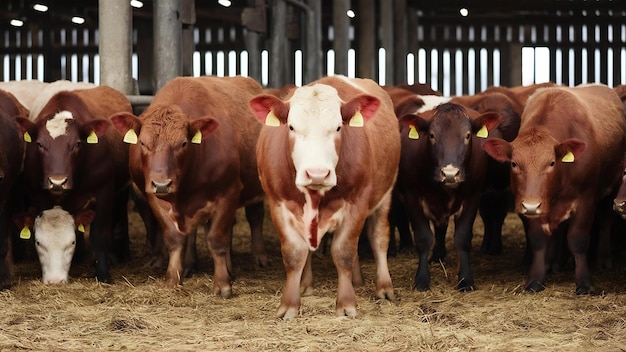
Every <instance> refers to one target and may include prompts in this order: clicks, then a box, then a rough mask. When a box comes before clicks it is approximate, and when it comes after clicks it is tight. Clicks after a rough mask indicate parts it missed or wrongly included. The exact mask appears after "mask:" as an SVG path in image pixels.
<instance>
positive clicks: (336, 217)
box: [277, 197, 347, 251]
mask: <svg viewBox="0 0 626 352" xmlns="http://www.w3.org/2000/svg"><path fill="white" fill-rule="evenodd" d="M278 209H279V211H278V212H277V214H280V215H279V217H280V218H281V219H282V221H281V223H282V224H284V228H283V233H284V234H285V236H287V237H289V238H290V241H292V242H293V241H296V242H298V241H303V242H304V243H305V245H306V246H307V247H308V248H309V250H310V251H315V250H317V248H318V247H319V244H320V243H321V241H322V239H323V238H324V235H325V234H326V233H329V232H334V231H335V230H336V229H337V227H338V226H340V225H341V223H342V222H343V219H344V216H345V213H346V209H347V205H346V204H344V205H343V206H342V207H341V208H339V210H337V211H336V212H335V213H334V214H333V215H332V216H331V217H330V218H329V219H327V220H325V221H324V222H323V223H318V224H317V241H316V245H315V246H312V245H311V232H310V229H311V222H312V221H313V218H317V217H318V214H319V212H318V211H317V210H316V209H313V208H312V207H311V200H310V198H309V197H307V202H306V203H305V204H304V207H303V209H302V210H303V215H302V218H298V217H296V215H295V214H293V213H292V212H291V211H290V210H289V208H288V207H287V204H286V202H280V203H278ZM318 220H319V219H318Z"/></svg>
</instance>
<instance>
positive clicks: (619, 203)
mask: <svg viewBox="0 0 626 352" xmlns="http://www.w3.org/2000/svg"><path fill="white" fill-rule="evenodd" d="M613 210H614V211H615V212H617V213H618V214H619V215H620V216H621V217H622V218H623V219H626V200H621V199H615V200H613Z"/></svg>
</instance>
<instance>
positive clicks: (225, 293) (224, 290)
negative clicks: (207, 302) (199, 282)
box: [213, 287, 233, 299]
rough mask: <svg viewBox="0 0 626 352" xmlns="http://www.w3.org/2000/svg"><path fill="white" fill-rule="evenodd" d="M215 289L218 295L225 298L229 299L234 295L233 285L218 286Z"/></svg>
mask: <svg viewBox="0 0 626 352" xmlns="http://www.w3.org/2000/svg"><path fill="white" fill-rule="evenodd" d="M213 291H214V293H215V295H216V296H220V297H222V298H223V299H228V298H231V297H232V296H233V289H232V287H216V288H215V289H214V290H213Z"/></svg>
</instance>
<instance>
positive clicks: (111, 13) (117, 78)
mask: <svg viewBox="0 0 626 352" xmlns="http://www.w3.org/2000/svg"><path fill="white" fill-rule="evenodd" d="M98 20H99V23H100V41H99V44H98V51H99V53H100V84H102V85H107V86H110V87H112V88H115V89H117V90H119V91H120V92H122V93H124V94H132V93H133V83H132V76H131V72H130V70H131V55H132V36H131V35H132V15H131V8H130V4H129V2H128V1H127V0H107V1H100V2H99V6H98ZM69 59H70V58H69V57H68V60H69Z"/></svg>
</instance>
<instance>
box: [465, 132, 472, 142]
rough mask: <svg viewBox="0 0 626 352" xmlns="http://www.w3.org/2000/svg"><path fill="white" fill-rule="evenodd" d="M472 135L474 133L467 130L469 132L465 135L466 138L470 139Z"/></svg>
mask: <svg viewBox="0 0 626 352" xmlns="http://www.w3.org/2000/svg"><path fill="white" fill-rule="evenodd" d="M471 137H472V134H471V133H469V132H467V134H466V135H465V139H467V140H468V141H469V139H470V138H471Z"/></svg>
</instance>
